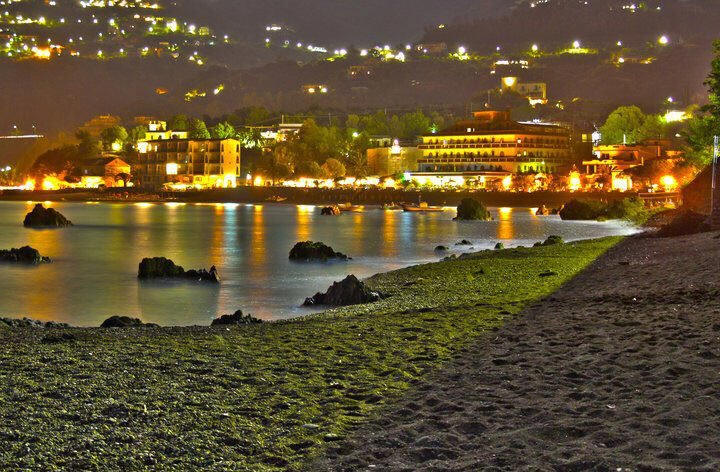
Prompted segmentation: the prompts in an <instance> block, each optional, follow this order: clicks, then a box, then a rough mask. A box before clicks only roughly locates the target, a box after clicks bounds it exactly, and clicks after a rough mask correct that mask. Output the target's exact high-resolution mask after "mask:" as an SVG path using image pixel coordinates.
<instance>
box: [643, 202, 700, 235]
mask: <svg viewBox="0 0 720 472" xmlns="http://www.w3.org/2000/svg"><path fill="white" fill-rule="evenodd" d="M705 231H710V224H709V223H708V217H707V216H706V215H703V214H700V213H695V212H694V211H692V210H687V209H681V210H679V211H678V212H677V214H676V215H675V217H674V218H673V220H672V221H671V222H670V223H668V224H666V225H665V226H663V227H661V228H660V229H659V230H658V231H657V233H655V235H656V236H657V237H659V238H672V237H675V236H685V235H688V234H696V233H703V232H705Z"/></svg>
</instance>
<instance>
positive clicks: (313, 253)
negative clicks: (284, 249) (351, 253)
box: [290, 241, 349, 262]
mask: <svg viewBox="0 0 720 472" xmlns="http://www.w3.org/2000/svg"><path fill="white" fill-rule="evenodd" d="M328 259H339V260H342V261H346V260H348V259H349V257H348V256H346V255H345V254H343V253H341V252H335V251H334V250H333V248H331V247H330V246H327V245H325V244H323V243H315V242H312V241H303V242H299V243H297V244H295V246H294V247H293V248H292V249H291V250H290V260H293V261H305V262H308V261H327V260H328Z"/></svg>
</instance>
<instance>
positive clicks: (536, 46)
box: [530, 44, 540, 52]
mask: <svg viewBox="0 0 720 472" xmlns="http://www.w3.org/2000/svg"><path fill="white" fill-rule="evenodd" d="M530 49H532V52H538V50H539V49H540V48H539V47H538V45H537V44H533V45H532V47H531V48H530Z"/></svg>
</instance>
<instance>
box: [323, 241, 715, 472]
mask: <svg viewBox="0 0 720 472" xmlns="http://www.w3.org/2000/svg"><path fill="white" fill-rule="evenodd" d="M717 236H718V234H717V233H705V234H700V235H695V236H688V237H680V238H671V239H659V238H643V237H633V238H629V239H627V240H625V241H624V242H622V243H621V244H620V245H618V246H616V247H614V248H613V249H611V250H610V251H609V252H608V253H607V254H606V255H605V256H603V257H601V258H600V259H598V260H597V261H595V262H594V263H593V264H592V265H591V266H590V267H589V268H588V269H587V270H585V271H584V272H583V273H582V274H581V275H579V276H578V277H576V278H575V279H573V280H572V281H570V282H569V283H568V284H566V285H565V286H564V287H563V288H561V289H560V290H559V291H557V292H556V293H554V294H553V295H551V296H549V297H547V298H546V299H544V300H543V301H541V302H539V303H537V304H535V305H533V306H532V307H530V308H528V309H526V310H525V311H523V312H522V313H521V314H520V315H519V316H517V317H516V318H515V319H514V320H512V321H509V322H508V323H506V324H505V325H504V326H503V327H501V328H499V329H498V330H496V331H495V332H493V333H491V334H489V335H486V336H483V337H482V338H481V339H480V340H479V341H478V342H475V343H474V344H473V345H472V346H471V347H470V348H467V349H465V350H463V351H462V352H460V353H459V354H456V355H455V358H454V360H453V361H451V362H450V363H449V364H447V365H446V366H444V367H443V368H442V369H441V370H440V371H438V372H435V373H434V374H432V375H430V376H429V377H428V378H426V379H425V380H423V381H421V382H418V383H416V384H415V385H413V387H412V388H411V389H410V390H409V391H408V392H407V393H406V394H405V395H404V396H403V398H402V400H401V401H399V402H396V403H393V404H392V406H390V407H386V408H385V409H383V410H382V411H379V412H378V413H377V414H376V415H375V418H374V419H373V420H372V421H371V422H370V423H369V424H366V425H365V426H363V427H361V428H360V429H359V430H357V431H356V432H354V433H353V435H352V436H351V437H350V438H349V439H348V440H346V441H344V442H341V443H337V444H336V445H334V446H333V447H332V449H331V450H330V452H329V454H328V455H327V457H326V458H325V459H323V460H321V461H319V462H317V463H315V466H314V469H315V470H333V471H341V470H342V471H345V470H347V471H350V470H353V471H355V470H383V471H417V470H422V471H478V470H493V471H499V470H507V471H515V470H543V471H544V470H548V471H550V470H555V471H586V470H592V471H665V470H668V471H669V470H693V471H694V470H698V471H717V470H720V447H718V443H719V440H720V394H719V393H718V385H720V298H718V297H719V296H720V250H719V249H720V239H717Z"/></svg>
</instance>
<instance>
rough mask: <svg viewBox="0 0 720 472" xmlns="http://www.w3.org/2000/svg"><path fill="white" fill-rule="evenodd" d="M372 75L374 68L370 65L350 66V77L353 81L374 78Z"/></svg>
mask: <svg viewBox="0 0 720 472" xmlns="http://www.w3.org/2000/svg"><path fill="white" fill-rule="evenodd" d="M372 75H373V68H372V66H369V65H358V66H350V67H349V68H348V77H350V78H351V79H355V80H360V79H367V78H369V77H372Z"/></svg>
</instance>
